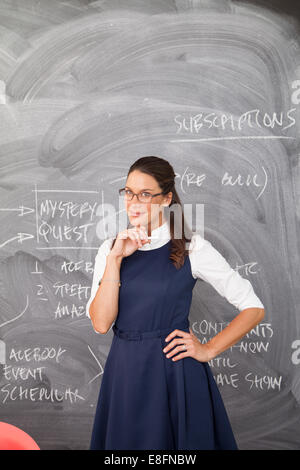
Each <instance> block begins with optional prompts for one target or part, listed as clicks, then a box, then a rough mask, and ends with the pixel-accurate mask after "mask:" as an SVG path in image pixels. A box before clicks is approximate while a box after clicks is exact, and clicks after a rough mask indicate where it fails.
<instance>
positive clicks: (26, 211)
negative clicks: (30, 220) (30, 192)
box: [0, 206, 34, 217]
mask: <svg viewBox="0 0 300 470" xmlns="http://www.w3.org/2000/svg"><path fill="white" fill-rule="evenodd" d="M0 211H8V212H11V211H17V212H20V214H18V216H20V217H22V216H23V215H26V214H30V213H31V212H34V209H31V208H30V207H26V206H19V207H17V208H11V209H6V208H2V207H0Z"/></svg>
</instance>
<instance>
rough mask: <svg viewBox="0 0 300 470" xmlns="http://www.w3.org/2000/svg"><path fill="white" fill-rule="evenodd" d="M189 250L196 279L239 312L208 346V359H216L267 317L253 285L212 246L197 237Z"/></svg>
mask: <svg viewBox="0 0 300 470" xmlns="http://www.w3.org/2000/svg"><path fill="white" fill-rule="evenodd" d="M190 248H191V253H190V260H191V268H192V274H193V276H194V277H195V278H201V279H203V280H204V281H206V282H208V283H210V284H211V285H212V286H213V287H214V288H215V289H216V291H217V292H218V293H219V294H220V295H221V296H222V297H225V298H226V299H227V300H228V302H230V303H231V304H232V305H234V306H235V307H236V308H237V309H239V310H240V313H239V314H238V315H237V316H236V317H235V318H234V319H233V320H232V321H231V322H230V323H229V325H228V326H227V327H226V328H225V329H224V330H222V331H221V332H220V333H218V334H217V335H215V336H214V337H213V338H212V339H211V340H210V341H209V342H208V343H206V344H205V346H206V349H207V350H208V355H209V356H210V357H211V359H213V358H214V357H216V356H217V355H218V354H221V353H222V352H223V351H225V350H226V349H228V348H229V347H231V346H232V345H233V344H235V343H236V342H237V341H239V340H240V339H241V338H242V337H243V336H245V334H247V333H248V332H249V331H250V330H251V329H252V328H254V327H255V326H256V325H257V324H258V323H260V322H261V320H262V319H263V318H264V316H265V310H264V305H263V303H262V302H261V300H260V299H259V298H258V297H257V295H256V293H255V292H254V289H253V286H252V284H251V283H250V281H249V280H248V279H245V278H243V277H242V276H241V275H240V274H239V273H238V272H237V271H235V270H234V269H233V268H232V267H231V266H230V264H229V263H228V262H227V260H226V259H225V258H224V257H223V255H222V254H221V253H220V252H219V251H218V250H217V249H216V248H215V247H214V246H213V245H212V244H211V242H209V241H208V240H205V239H204V238H203V237H202V236H201V235H200V234H198V233H195V234H194V235H193V237H192V243H191V247H190Z"/></svg>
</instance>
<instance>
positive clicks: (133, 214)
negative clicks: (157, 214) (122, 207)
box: [130, 212, 144, 217]
mask: <svg viewBox="0 0 300 470" xmlns="http://www.w3.org/2000/svg"><path fill="white" fill-rule="evenodd" d="M142 214H144V212H130V216H131V217H139V216H140V215H142Z"/></svg>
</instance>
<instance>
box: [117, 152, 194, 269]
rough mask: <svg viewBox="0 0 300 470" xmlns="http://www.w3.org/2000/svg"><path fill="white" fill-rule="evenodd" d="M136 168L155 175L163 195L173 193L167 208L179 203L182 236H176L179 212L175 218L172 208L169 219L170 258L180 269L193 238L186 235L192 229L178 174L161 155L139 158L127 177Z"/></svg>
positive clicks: (177, 208)
mask: <svg viewBox="0 0 300 470" xmlns="http://www.w3.org/2000/svg"><path fill="white" fill-rule="evenodd" d="M134 170H138V171H141V172H142V173H146V174H147V175H151V176H153V178H155V179H156V181H157V183H158V184H159V186H160V188H161V192H162V193H163V195H167V194H168V193H169V192H172V193H173V196H172V201H171V203H170V205H169V207H168V208H166V209H167V210H170V207H171V206H172V205H173V204H177V206H175V209H176V210H177V212H178V210H179V211H180V214H179V216H180V215H181V228H182V232H181V234H182V237H181V238H174V233H175V230H174V229H175V220H178V219H177V216H178V213H177V216H176V214H175V218H174V212H173V210H170V215H169V217H168V219H169V221H168V223H169V228H170V235H171V249H170V256H169V258H170V260H172V261H173V264H174V266H175V267H176V268H177V269H179V268H180V267H182V266H183V264H184V261H185V257H186V256H187V255H188V250H187V249H186V243H189V242H190V241H191V238H187V237H186V236H185V233H187V232H188V233H190V234H191V231H190V228H189V227H188V226H187V225H186V222H185V219H184V214H183V208H182V204H181V201H180V198H179V196H178V194H177V191H176V188H175V176H176V175H175V172H174V170H173V167H172V165H171V164H170V163H169V162H168V161H167V160H165V159H163V158H161V157H155V156H146V157H141V158H139V159H138V160H136V161H135V162H134V163H133V164H132V165H131V167H130V168H129V171H128V174H127V178H128V176H129V174H130V173H131V172H132V171H134ZM176 210H175V212H176ZM178 233H179V232H178V231H176V235H177V234H178ZM115 241H116V238H115V239H114V240H113V243H112V247H113V246H114V243H115Z"/></svg>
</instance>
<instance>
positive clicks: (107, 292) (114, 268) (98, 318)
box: [89, 253, 122, 334]
mask: <svg viewBox="0 0 300 470" xmlns="http://www.w3.org/2000/svg"><path fill="white" fill-rule="evenodd" d="M121 263H122V257H117V256H115V255H114V254H112V253H110V254H108V255H107V257H106V266H105V270H104V274H103V276H102V279H101V284H100V286H99V287H98V290H97V292H96V295H95V298H94V300H93V301H92V302H91V305H90V308H89V314H90V317H91V321H92V323H93V328H94V330H95V331H96V332H98V333H102V334H105V333H107V332H108V330H109V329H110V327H111V325H112V324H113V322H114V321H115V319H116V318H117V315H118V303H119V281H120V267H121ZM99 280H100V279H99Z"/></svg>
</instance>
